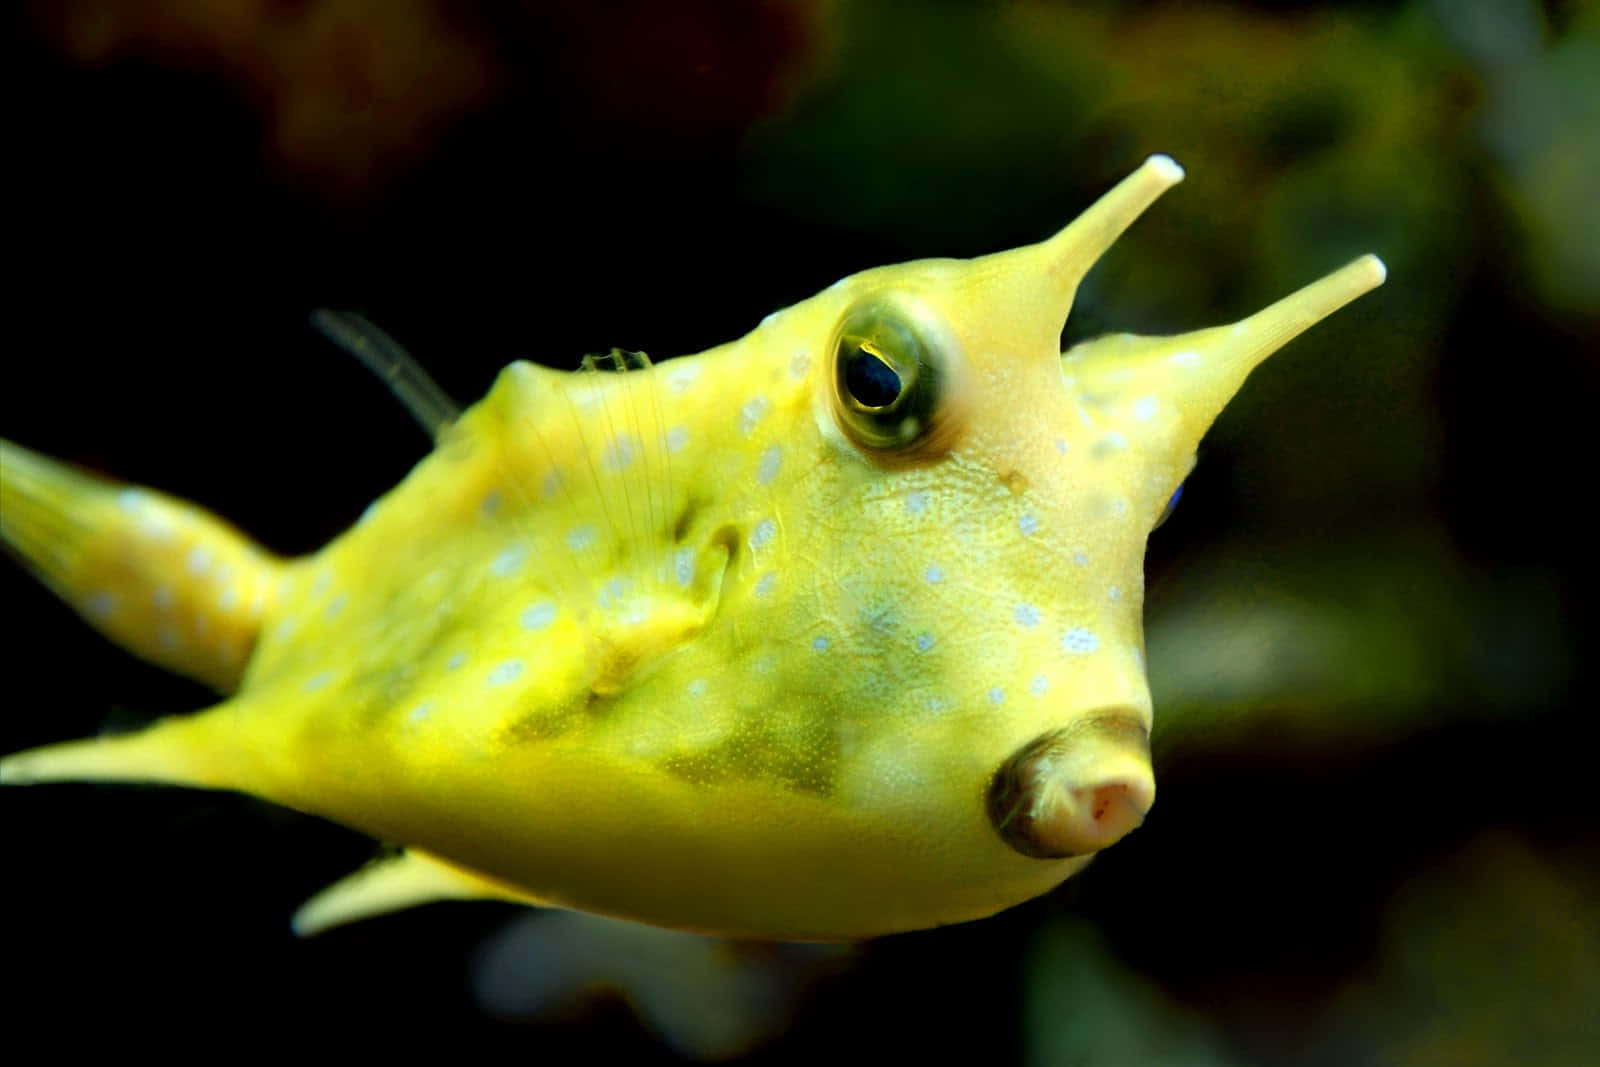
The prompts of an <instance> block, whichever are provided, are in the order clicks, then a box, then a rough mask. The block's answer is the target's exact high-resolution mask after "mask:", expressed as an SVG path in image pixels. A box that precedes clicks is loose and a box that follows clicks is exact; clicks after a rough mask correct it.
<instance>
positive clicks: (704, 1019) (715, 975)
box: [474, 911, 853, 1061]
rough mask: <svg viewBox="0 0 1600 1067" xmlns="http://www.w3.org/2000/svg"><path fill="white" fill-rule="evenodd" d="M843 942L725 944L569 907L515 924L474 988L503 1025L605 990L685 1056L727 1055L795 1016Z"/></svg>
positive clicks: (490, 945)
mask: <svg viewBox="0 0 1600 1067" xmlns="http://www.w3.org/2000/svg"><path fill="white" fill-rule="evenodd" d="M852 955H853V951H852V949H851V947H850V946H848V945H843V944H810V945H806V944H766V943H760V942H740V941H730V940H728V939H726V938H719V937H707V936H704V935H701V934H691V933H686V932H684V931H681V930H663V929H659V928H657V927H653V926H643V925H641V924H639V923H633V922H626V921H624V920H621V919H608V918H606V917H604V916H600V915H589V914H586V913H583V912H574V911H540V912H536V913H534V914H530V915H525V916H523V917H521V918H518V919H516V920H513V921H512V922H510V923H508V924H507V925H506V926H505V927H504V928H503V929H501V930H500V931H499V932H497V933H496V934H495V935H494V936H493V937H491V938H490V939H489V940H488V941H487V942H485V943H484V945H483V946H481V947H480V949H479V951H478V960H477V963H476V965H475V968H474V970H475V977H474V986H475V989H476V991H477V996H478V1002H479V1003H480V1004H482V1005H483V1009H484V1011H486V1012H488V1013H489V1014H490V1015H492V1016H494V1017H495V1018H499V1019H523V1020H530V1021H549V1020H552V1019H558V1018H560V1017H562V1015H563V1014H566V1013H569V1012H572V1011H574V1010H577V1009H578V1008H580V1007H581V1006H582V1005H583V1003H584V1001H586V1000H591V999H594V998H597V997H603V996H606V995H611V996H616V997H620V998H622V999H623V1000H624V1001H626V1003H627V1004H628V1005H629V1006H630V1007H631V1008H632V1009H633V1011H634V1012H635V1014H636V1015H637V1016H638V1018H639V1020H640V1022H642V1023H643V1024H644V1025H645V1026H647V1027H648V1028H649V1029H650V1031H651V1032H652V1033H654V1034H656V1035H657V1036H658V1037H659V1038H660V1039H661V1040H662V1041H664V1042H666V1044H667V1045H669V1046H670V1047H671V1048H673V1049H674V1050H676V1051H677V1052H678V1053H679V1054H680V1055H683V1056H686V1057H688V1058H690V1059H693V1060H699V1061H711V1060H728V1059H732V1058H734V1057H736V1056H740V1055H743V1054H745V1053H748V1052H751V1051H753V1050H754V1049H755V1048H757V1047H758V1046H760V1045H763V1044H765V1043H767V1042H769V1041H771V1040H772V1039H774V1038H775V1037H777V1036H779V1035H780V1034H781V1033H782V1032H783V1030H784V1028H785V1027H786V1026H787V1025H788V1024H789V1023H790V1021H791V1020H792V1019H793V1017H794V1014H795V1012H796V1011H797V1010H798V1008H799V1006H800V1003H801V1000H802V998H803V996H804V995H805V993H806V991H807V990H808V988H809V987H810V986H811V985H813V984H814V983H815V982H816V981H818V980H819V979H821V978H823V977H824V976H826V975H828V974H830V973H836V972H837V971H839V970H841V969H842V968H844V967H846V966H848V964H849V962H850V959H851V957H852Z"/></svg>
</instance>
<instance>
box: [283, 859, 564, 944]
mask: <svg viewBox="0 0 1600 1067" xmlns="http://www.w3.org/2000/svg"><path fill="white" fill-rule="evenodd" d="M439 900H508V901H511V902H513V903H516V904H532V905H542V904H543V903H544V902H543V901H540V900H538V899H537V898H535V897H532V896H530V895H528V894H526V893H523V892H522V891H520V890H517V889H514V888H512V887H511V886H508V885H505V884H504V883H501V882H496V881H494V880H492V879H489V878H485V877H484V876H482V875H480V874H477V873H475V872H473V871H470V870H468V869H467V868H465V867H458V866H457V865H455V864H453V863H451V862H449V861H448V860H442V859H440V858H439V857H437V856H434V855H432V854H430V853H427V852H423V851H421V850H420V849H407V850H406V851H405V852H402V853H400V855H398V856H391V857H388V858H385V859H380V860H375V861H373V862H372V863H369V864H367V865H366V866H365V867H363V868H361V869H360V870H358V871H356V872H354V873H353V874H350V875H347V876H345V877H344V878H341V879H339V880H338V881H337V882H335V883H333V884H332V885H330V886H328V887H327V888H326V889H324V890H322V892H320V893H318V894H317V895H316V896H314V897H312V898H311V899H310V900H308V901H306V902H305V903H304V904H302V905H301V906H300V910H299V911H297V912H295V914H294V918H293V920H291V923H292V925H293V927H294V932H295V933H297V934H299V935H300V936H301V937H310V936H312V935H314V934H320V933H322V932H323V931H324V930H331V929H333V928H334V927H336V926H343V925H344V924H345V923H351V922H355V921H356V920H358V919H370V918H372V917H373V916H376V915H385V914H387V913H389V912H391V911H400V910H402V909H404V908H411V907H416V906H417V905H419V904H429V903H432V902H434V901H439Z"/></svg>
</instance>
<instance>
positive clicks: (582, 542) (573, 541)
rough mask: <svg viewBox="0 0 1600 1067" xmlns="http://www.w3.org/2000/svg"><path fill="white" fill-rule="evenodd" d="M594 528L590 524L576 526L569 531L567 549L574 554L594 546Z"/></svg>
mask: <svg viewBox="0 0 1600 1067" xmlns="http://www.w3.org/2000/svg"><path fill="white" fill-rule="evenodd" d="M594 537H595V533H594V527H593V526H592V525H590V524H589V523H584V524H583V525H582V526H574V527H573V528H572V529H570V530H568V531H567V547H568V548H570V549H571V550H572V551H574V552H582V551H583V550H584V549H586V548H590V547H592V546H593V545H594Z"/></svg>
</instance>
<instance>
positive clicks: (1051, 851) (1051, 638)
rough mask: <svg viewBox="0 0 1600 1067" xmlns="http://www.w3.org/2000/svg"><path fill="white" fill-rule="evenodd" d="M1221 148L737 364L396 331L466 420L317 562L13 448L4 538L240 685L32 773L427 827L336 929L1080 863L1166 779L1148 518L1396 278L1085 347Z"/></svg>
mask: <svg viewBox="0 0 1600 1067" xmlns="http://www.w3.org/2000/svg"><path fill="white" fill-rule="evenodd" d="M1182 176H1183V172H1182V170H1181V169H1180V168H1179V167H1178V166H1177V164H1175V163H1174V162H1172V160H1170V159H1168V158H1166V157H1164V156H1154V157H1151V158H1150V159H1149V160H1148V161H1146V162H1145V163H1144V164H1143V165H1142V166H1141V167H1139V168H1138V169H1137V170H1136V171H1135V172H1134V173H1133V174H1131V175H1130V176H1129V177H1127V178H1126V179H1124V180H1123V181H1122V182H1121V183H1119V184H1118V185H1116V186H1115V187H1114V188H1113V189H1111V190H1110V191H1109V192H1108V193H1106V194H1105V195H1104V196H1103V197H1102V198H1101V199H1100V200H1099V201H1098V202H1096V203H1095V204H1094V205H1093V206H1092V207H1090V208H1089V209H1088V210H1087V211H1086V212H1085V213H1084V214H1083V215H1082V216H1081V217H1079V218H1078V219H1077V220H1075V221H1074V222H1072V223H1071V224H1070V225H1068V226H1067V227H1066V228H1065V229H1063V230H1061V231H1060V232H1059V233H1057V234H1056V235H1055V236H1053V237H1051V238H1049V239H1047V240H1045V241H1043V242H1041V243H1039V244H1035V245H1031V246H1027V247H1024V248H1019V249H1015V250H1012V251H1009V252H1001V253H998V254H995V255H988V256H983V257H980V258H977V259H973V260H949V259H932V260H922V261H918V262H913V263H906V264H902V265H900V266H892V267H883V268H879V269H875V270H868V271H864V272H862V273H860V274H856V275H852V276H850V277H848V278H845V279H844V280H842V281H840V282H838V283H837V284H835V285H833V286H831V287H829V288H828V289H826V290H825V291H823V292H822V293H819V294H818V295H816V296H814V297H812V298H810V299H808V300H805V301H803V302H802V303H799V304H796V305H795V306H793V307H791V308H788V309H786V310H783V311H780V312H777V313H775V314H773V315H770V316H768V317H767V318H766V319H765V320H763V321H762V322H761V324H760V325H759V326H757V327H756V329H755V330H753V331H752V332H751V333H749V334H748V335H747V336H745V337H744V338H742V339H741V340H738V341H735V342H733V343H731V344H727V345H723V346H721V347H718V348H713V349H711V350H710V351H707V352H703V353H700V354H699V355H695V356H688V357H684V358H681V359H675V360H671V361H668V362H663V363H661V364H659V365H656V366H649V365H648V364H647V363H646V362H645V361H643V360H634V361H621V362H622V363H623V368H622V372H621V373H616V372H615V371H614V372H612V373H594V372H591V373H580V374H566V373H558V372H555V371H551V370H547V369H543V368H540V367H537V366H533V365H530V364H527V363H521V362H519V363H513V364H511V365H510V366H509V367H507V368H506V369H505V370H504V371H503V372H502V373H501V374H500V376H499V378H498V379H497V381H496V382H495V384H494V387H493V388H492V389H491V390H490V392H489V394H488V395H487V396H486V397H485V398H484V399H483V400H482V401H481V402H479V403H478V404H476V405H474V406H472V407H471V408H468V409H467V410H465V411H464V412H461V413H459V415H457V414H456V413H455V412H454V411H453V410H452V409H450V408H449V407H448V406H446V405H445V404H444V403H443V402H441V401H438V400H437V397H436V396H434V395H433V394H432V393H431V392H430V391H429V389H428V387H427V384H426V383H425V382H424V381H423V380H422V379H420V378H415V379H413V378H410V377H408V375H409V373H410V371H409V369H408V368H407V367H406V365H405V364H404V363H403V361H400V360H396V361H393V362H391V364H390V371H391V374H390V376H391V378H398V381H396V382H395V383H394V384H395V385H396V388H397V391H399V392H401V394H402V395H403V396H406V397H408V398H409V399H410V400H411V401H412V404H413V408H414V409H415V410H416V412H417V413H418V414H419V415H420V416H422V417H423V418H424V420H425V421H426V422H427V423H428V424H429V425H430V426H432V427H434V428H435V430H436V431H437V442H436V447H435V448H434V450H433V451H432V453H431V454H430V455H429V456H428V457H427V458H425V459H424V460H423V461H422V462H421V463H419V464H418V465H417V467H416V468H415V469H414V470H413V471H412V472H411V474H410V475H409V476H408V477H407V478H406V479H405V481H404V482H402V483H401V484H400V486H399V487H397V488H396V489H394V490H393V491H392V492H390V493H389V494H388V495H386V496H384V497H383V498H382V499H380V500H379V501H378V502H377V503H376V504H374V505H373V506H372V508H370V509H369V511H368V513H367V514H366V515H365V516H364V517H363V519H362V520H361V521H360V522H359V523H357V524H356V525H355V526H354V527H353V528H351V529H350V530H349V531H348V532H346V533H345V534H343V535H342V536H340V537H339V538H337V539H336V540H334V541H333V542H332V543H331V544H329V545H328V546H327V547H325V548H324V549H322V550H321V551H319V552H317V553H315V554H313V555H311V556H308V557H305V558H301V559H280V558H275V557H274V556H272V555H271V554H269V553H268V552H266V551H264V550H263V549H261V548H259V547H256V546H255V545H253V544H252V543H251V542H249V541H248V540H247V539H246V538H245V537H244V536H242V535H241V534H239V533H238V532H236V531H234V530H233V529H232V528H230V527H228V526H227V525H225V524H224V523H222V522H221V521H219V520H217V519H215V518H212V517H210V516H208V515H206V514H204V513H203V512H201V511H199V510H198V509H196V508H194V507H192V506H190V505H187V504H184V503H181V502H179V501H176V500H173V499H172V498H169V497H165V496H162V495H160V494H158V493H155V492H153V491H149V490H144V489H136V488H130V487H124V486H118V485H113V484H110V483H107V482H105V481H103V480H101V479H98V478H95V477H93V476H90V475H86V474H82V473H79V472H75V471H72V470H70V469H68V468H66V467H63V466H62V465H60V464H57V463H55V462H53V461H50V460H47V459H45V458H43V457H41V456H38V455H36V454H34V453H31V452H29V451H27V450H25V449H22V448H20V447H17V446H15V445H11V444H7V445H5V447H4V451H3V453H0V470H3V474H0V486H3V489H0V532H3V534H4V538H5V540H6V541H7V542H9V543H10V544H11V546H12V547H13V549H14V550H15V551H16V552H17V553H18V554H19V555H20V556H21V558H22V559H23V560H24V561H25V562H26V563H27V564H28V565H29V566H30V567H31V568H32V569H33V570H34V571H35V572H36V573H37V574H38V575H39V576H40V577H41V578H42V579H43V580H44V581H45V582H47V583H49V585H50V586H51V587H53V588H54V589H55V590H56V591H57V592H58V593H59V594H60V595H61V596H62V597H64V598H65V599H66V600H68V601H69V602H70V603H72V604H73V605H74V606H75V607H76V608H77V609H78V610H79V611H80V612H82V613H83V614H84V615H85V616H86V617H87V618H88V619H89V620H90V621H91V622H93V623H94V624H95V625H96V626H98V627H99V628H100V629H102V630H103V631H105V632H106V633H107V634H108V635H110V636H111V637H112V638H113V639H115V640H117V641H119V642H121V643H122V644H124V645H126V646H127V647H128V648H130V649H132V650H133V651H134V652H136V653H138V654H139V655H141V656H144V657H146V658H148V659H150V660H153V661H155V662H157V663H159V664H162V665H165V666H167V667H169V668H171V669H174V670H177V671H181V672H183V673H185V674H188V675H190V676H192V677H195V678H198V679H201V680H203V681H205V682H207V683H210V684H211V685H212V686H214V687H216V688H217V689H218V690H219V691H221V692H222V693H224V694H226V698H225V699H224V700H223V701H222V702H221V703H220V704H217V705H216V706H214V707H212V708H210V709H208V710H205V711H202V712H199V713H197V714H193V715H184V716H174V717H170V718H167V719H164V720H161V721H159V722H157V723H156V724H154V725H153V726H151V727H149V728H147V729H145V730H142V731H140V732H136V733H131V734H124V735H120V736H107V737H98V738H93V739H88V740H82V741H75V742H68V743H63V744H55V745H49V746H45V747H43V748H38V749H34V750H31V751H27V752H21V753H18V754H15V755H11V756H8V757H6V758H5V759H4V760H3V761H0V781H3V782H5V783H6V784H25V783H37V782H50V781H60V780H90V779H93V780H112V781H139V782H168V783H177V784H182V785H188V786H199V787H204V788H213V789H236V790H243V791H245V792H249V793H252V794H255V795H257V796H260V797H265V798H268V799H270V800H272V801H275V802H277V803H280V804H285V805H288V806H290V807H293V808H297V809H299V810H301V811H306V812H312V813H316V814H319V815H322V816H325V817H327V818H330V819H334V820H337V821H339V822H341V823H344V824H347V825H349V826H352V827H356V828H358V829H360V830H363V831H365V832H366V833H369V834H372V835H374V836H376V837H380V838H384V839H387V840H390V841H394V842H399V843H401V844H402V845H404V846H405V848H406V851H404V852H403V853H401V854H400V855H399V856H396V857H394V858H393V859H390V860H386V861H382V862H379V863H375V864H373V865H371V866H369V867H368V868H366V869H364V870H362V871H359V872H357V873H356V874H355V875H352V876H351V877H350V878H348V879H346V880H344V881H341V882H339V883H336V884H335V885H334V886H332V887H330V888H329V889H327V890H325V891H324V892H323V893H322V894H320V895H318V896H317V897H315V898H314V899H313V900H312V901H311V902H310V903H308V904H307V905H306V906H305V908H304V909H302V911H301V912H300V913H299V915H298V916H297V918H296V924H297V928H298V929H300V930H301V931H302V932H310V931H314V930H319V929H323V928H326V927H328V926H331V925H335V924H337V923H340V922H344V921H348V920H350V919H353V918H359V917H361V916H364V915H370V914H375V913H378V912H382V911H387V910H391V909H394V908H399V907H403V906H407V905H410V904H416V903H421V902H424V901H428V900H435V899H442V898H471V897H492V898H500V899H511V900H520V901H528V902H532V903H538V904H547V905H557V906H561V907H567V908H576V909H583V910H588V911H593V912H598V913H603V914H609V915H614V916H620V917H625V918H631V919H636V920H642V921H645V922H650V923H656V924H660V925H664V926H673V927H680V928H685V929H691V930H699V931H707V932H715V933H721V934H732V935H744V936H753V937H763V938H795V939H834V938H859V937H866V936H871V935H875V934H883V933H887V932H890V931H896V930H909V929H916V928H921V927H931V926H935V925H939V924H942V923H951V922H960V921H963V920H968V919H975V918H978V917H980V916H985V915H990V914H992V913H994V912H996V911H998V910H1000V909H1002V908H1006V907H1008V906H1010V905H1012V904H1016V903H1018V902H1020V901H1023V900H1026V899H1028V898H1030V897H1033V896H1035V895H1037V894H1040V893H1043V892H1045V891H1046V890H1048V889H1050V888H1052V887H1053V886H1055V885H1057V884H1058V883H1060V882H1061V881H1062V880H1063V879H1065V878H1066V877H1068V876H1069V875H1071V874H1073V873H1074V872H1075V871H1078V870H1079V869H1081V868H1082V867H1083V866H1084V865H1085V864H1086V863H1088V862H1089V860H1090V858H1091V857H1092V856H1093V855H1094V854H1095V853H1096V852H1098V851H1099V850H1101V849H1103V848H1105V847H1107V846H1108V845H1110V844H1112V843H1113V842H1115V841H1117V840H1118V839H1119V838H1121V837H1122V836H1123V835H1125V834H1126V833H1128V832H1129V831H1130V830H1132V829H1134V828H1135V827H1137V826H1138V825H1139V824H1140V822H1141V820H1142V819H1143V818H1144V816H1145V813H1146V811H1147V810H1148V809H1149V807H1150V805H1151V803H1152V801H1153V799H1154V796H1155V785H1154V780H1153V777H1152V773H1151V767H1150V754H1149V746H1148V736H1149V731H1150V726H1151V702H1150V693H1149V689H1148V686H1147V684H1146V681H1145V669H1144V661H1143V635H1142V627H1141V618H1140V615H1141V605H1142V575H1141V572H1142V565H1143V554H1144V544H1145V538H1146V536H1147V535H1148V533H1149V532H1150V530H1151V529H1152V527H1153V526H1154V525H1155V524H1156V523H1157V521H1158V520H1159V518H1160V517H1161V515H1162V512H1163V509H1164V508H1165V507H1166V505H1167V503H1168V501H1169V500H1170V499H1171V498H1172V497H1173V495H1174V493H1175V491H1176V490H1177V489H1178V487H1179V486H1180V484H1181V483H1182V481H1183V479H1184V477H1185V476H1186V475H1187V474H1188V472H1189V469H1190V467H1191V465H1192V464H1193V461H1194V460H1193V457H1194V454H1195V449H1196V446H1197V444H1198V443H1199V441H1200V438H1201V436H1202V434H1204V433H1205V431H1206V429H1207V427H1208V426H1209V425H1210V424H1211V422H1212V420H1213V419H1214V418H1215V417H1216V415H1217V414H1218V412H1219V411H1220V410H1221V409H1222V407H1223V406H1224V405H1225V404H1226V403H1227V401H1228V400H1229V399H1230V397H1231V396H1232V395H1233V394H1234V392H1235V391H1236V390H1237V389H1238V388H1239V387H1240V385H1241V384H1242V383H1243V381H1244V379H1245V376H1246V375H1247V374H1249V373H1250V371H1251V370H1252V368H1254V367H1255V366H1256V365H1257V364H1259V363H1260V362H1261V361H1262V360H1263V359H1265V358H1266V357H1267V356H1268V355H1269V354H1271V353H1272V352H1273V351H1274V350H1276V349H1277V348H1279V347H1280V346H1281V345H1283V344H1284V343H1285V342H1286V341H1288V340H1289V339H1290V338H1292V337H1294V336H1295V335H1296V334H1298V333H1299V332H1300V331H1302V330H1304V329H1305V328H1307V327H1308V326H1310V325H1312V324H1313V323H1315V322H1317V321H1318V320H1319V319H1321V318H1323V317H1324V316H1326V315H1328V314H1329V313H1331V312H1332V311H1334V310H1335V309H1337V308H1339V307H1340V306H1342V305H1343V304H1345V303H1346V302H1347V301H1349V300H1351V299H1353V298H1355V297H1356V296H1358V295H1360V294H1361V293H1363V292H1366V291H1367V290H1369V289H1371V288H1372V287H1374V286H1376V285H1378V284H1379V283H1380V282H1381V281H1382V280H1383V277H1384V268H1383V265H1382V263H1380V262H1379V261H1378V260H1377V259H1376V258H1375V257H1372V256H1365V257H1362V258H1360V259H1357V260H1355V261H1354V262H1352V263H1350V264H1348V265H1346V266H1345V267H1343V268H1341V269H1339V270H1336V271H1334V272H1333V273H1331V274H1329V275H1327V276H1326V277H1324V278H1322V279H1321V280H1319V281H1316V282H1313V283H1312V284H1310V285H1309V286H1307V287H1306V288H1304V289H1301V290H1300V291H1298V292H1296V293H1294V294H1292V295H1290V296H1288V297H1286V298H1284V299H1282V300H1281V301H1279V302H1278V303H1275V304H1273V305H1271V306H1270V307H1268V308H1266V309H1265V310H1263V311H1261V312H1259V313H1257V314H1255V315H1252V316H1250V317H1249V318H1246V319H1244V320H1243V321H1241V322H1239V323H1236V324H1233V325H1226V326H1221V327H1217V328H1214V329H1206V330H1200V331H1198V332H1194V333H1189V334H1184V335H1182V336H1176V337H1136V336H1131V335H1114V336H1107V337H1101V338H1099V339H1096V340H1092V341H1089V342H1087V343H1084V344H1081V345H1078V346H1076V347H1074V348H1073V349H1072V350H1070V351H1068V352H1067V353H1065V354H1064V355H1063V354H1062V353H1061V351H1060V336H1061V331H1062V326H1063V323H1064V322H1065V320H1066V318H1067V313H1068V311H1069V309H1070V307H1071V305H1072V301H1073V295H1074V292H1075V290H1076V288H1077V286H1078V284H1079V282H1080V281H1081V279H1082V278H1083V276H1084V274H1085V273H1086V272H1087V271H1088V270H1089V268H1090V267H1091V266H1092V265H1093V264H1094V262H1095V260H1096V259H1097V258H1098V257H1099V256H1100V255H1101V254H1102V253H1103V252H1104V251H1105V250H1106V248H1107V247H1108V246H1109V245H1110V244H1111V243H1112V242H1113V241H1114V240H1115V239H1116V238H1117V237H1118V236H1119V235H1120V234H1121V233H1122V231H1123V230H1124V229H1125V228H1126V227H1127V226H1128V225H1129V224H1131V223H1132V222H1133V220H1134V219H1135V218H1136V217H1137V216H1138V215H1139V214H1140V213H1141V212H1143V211H1144V209H1145V208H1146V207H1148V206H1149V205H1150V204H1151V203H1152V202H1153V201H1154V200H1155V199H1156V198H1157V197H1158V196H1159V195H1160V194H1161V193H1162V192H1163V191H1164V190H1166V189H1167V188H1169V187H1170V186H1172V185H1173V184H1175V183H1176V182H1178V181H1179V180H1180V179H1181V178H1182ZM380 362H381V360H380Z"/></svg>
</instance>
